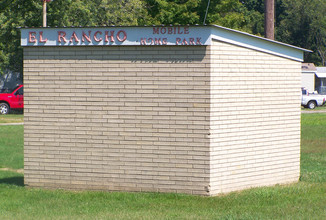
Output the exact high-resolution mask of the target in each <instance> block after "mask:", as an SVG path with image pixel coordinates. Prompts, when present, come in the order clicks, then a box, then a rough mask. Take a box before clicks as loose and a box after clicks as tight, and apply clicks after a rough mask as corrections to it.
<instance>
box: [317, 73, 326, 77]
mask: <svg viewBox="0 0 326 220" xmlns="http://www.w3.org/2000/svg"><path fill="white" fill-rule="evenodd" d="M316 75H317V76H318V78H326V73H318V72H316Z"/></svg>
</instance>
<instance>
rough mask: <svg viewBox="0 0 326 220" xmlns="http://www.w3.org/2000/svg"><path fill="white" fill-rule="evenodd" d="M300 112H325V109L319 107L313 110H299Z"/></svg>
mask: <svg viewBox="0 0 326 220" xmlns="http://www.w3.org/2000/svg"><path fill="white" fill-rule="evenodd" d="M301 113H303V114H313V113H326V110H325V109H322V110H319V109H314V110H301Z"/></svg>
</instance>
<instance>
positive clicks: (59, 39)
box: [58, 31, 67, 43]
mask: <svg viewBox="0 0 326 220" xmlns="http://www.w3.org/2000/svg"><path fill="white" fill-rule="evenodd" d="M65 37H66V32H64V31H58V42H59V43H61V42H62V40H63V42H65V43H66V42H67V39H66V38H65Z"/></svg>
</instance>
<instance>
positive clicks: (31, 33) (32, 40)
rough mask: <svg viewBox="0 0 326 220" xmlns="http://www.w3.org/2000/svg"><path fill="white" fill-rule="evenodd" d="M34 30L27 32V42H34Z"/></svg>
mask: <svg viewBox="0 0 326 220" xmlns="http://www.w3.org/2000/svg"><path fill="white" fill-rule="evenodd" d="M35 35H36V32H34V31H31V32H29V33H28V43H36V42H37V40H36V36H35Z"/></svg>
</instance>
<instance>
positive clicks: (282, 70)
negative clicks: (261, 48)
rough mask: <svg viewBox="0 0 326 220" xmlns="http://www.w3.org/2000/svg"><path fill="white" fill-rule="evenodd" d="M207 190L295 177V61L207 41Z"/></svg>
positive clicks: (297, 123) (298, 73)
mask: <svg viewBox="0 0 326 220" xmlns="http://www.w3.org/2000/svg"><path fill="white" fill-rule="evenodd" d="M210 53H211V62H212V69H211V113H210V119H211V122H210V123H211V128H210V133H211V135H210V139H211V156H210V159H211V174H210V175H211V180H210V181H211V194H218V193H226V192H230V191H234V190H240V189H244V188H250V187H255V186H262V185H273V184H277V183H288V182H293V181H297V180H298V178H299V174H300V173H299V172H300V83H301V81H300V76H301V63H300V62H296V61H292V60H289V59H285V58H280V57H277V56H273V55H270V54H267V53H262V52H258V51H255V50H250V49H246V48H242V47H238V46H234V45H230V44H225V43H222V42H218V41H214V42H213V46H212V47H211V51H210Z"/></svg>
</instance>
